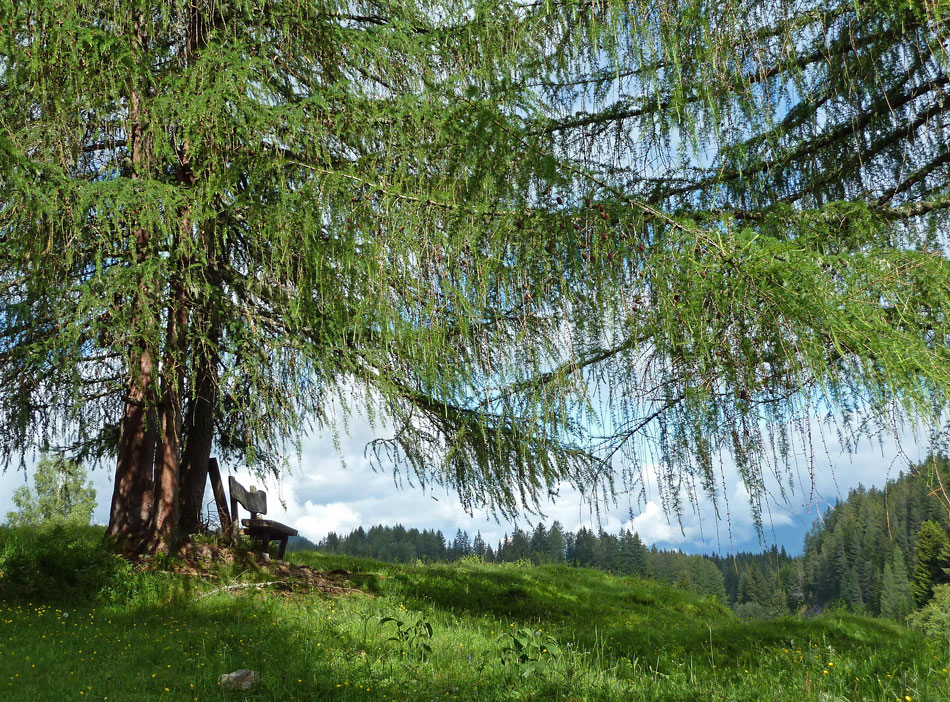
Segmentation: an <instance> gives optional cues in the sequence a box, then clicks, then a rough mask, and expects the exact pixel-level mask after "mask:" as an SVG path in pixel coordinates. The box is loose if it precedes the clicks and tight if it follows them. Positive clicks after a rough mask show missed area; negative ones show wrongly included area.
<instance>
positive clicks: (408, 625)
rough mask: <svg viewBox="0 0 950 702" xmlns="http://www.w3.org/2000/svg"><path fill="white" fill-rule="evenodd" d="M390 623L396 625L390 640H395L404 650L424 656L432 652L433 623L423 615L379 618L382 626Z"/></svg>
mask: <svg viewBox="0 0 950 702" xmlns="http://www.w3.org/2000/svg"><path fill="white" fill-rule="evenodd" d="M389 623H392V624H395V625H396V631H395V632H394V633H393V635H392V636H390V637H389V638H388V639H387V640H388V641H395V642H397V643H398V644H399V645H400V646H401V647H402V649H403V650H404V651H407V652H414V653H417V654H420V655H421V657H422V658H425V657H426V656H428V655H429V654H431V653H432V646H431V645H430V642H431V641H432V624H431V623H429V621H428V620H426V619H423V618H422V616H421V615H419V616H415V617H412V616H406V617H405V618H402V617H394V616H389V617H383V618H382V619H380V620H379V625H380V626H384V625H386V624H389Z"/></svg>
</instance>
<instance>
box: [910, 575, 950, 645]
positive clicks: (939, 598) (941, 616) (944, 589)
mask: <svg viewBox="0 0 950 702" xmlns="http://www.w3.org/2000/svg"><path fill="white" fill-rule="evenodd" d="M933 593H934V594H933V597H932V598H931V600H930V602H928V603H927V604H926V605H925V606H924V607H923V608H922V609H920V610H918V611H916V612H914V613H913V614H911V615H910V616H909V617H907V621H908V623H910V625H911V626H913V627H914V628H915V629H920V630H922V631H923V632H924V633H926V634H927V636H928V638H930V639H932V640H934V641H943V642H944V643H945V644H947V645H948V646H950V585H936V586H935V587H934V589H933Z"/></svg>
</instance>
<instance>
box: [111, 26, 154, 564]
mask: <svg viewBox="0 0 950 702" xmlns="http://www.w3.org/2000/svg"><path fill="white" fill-rule="evenodd" d="M143 37H144V18H143V17H142V15H141V14H140V15H138V16H137V17H136V18H135V27H134V30H133V36H132V49H133V53H135V54H138V53H139V52H141V50H142V49H143V42H144V39H143ZM127 131H128V135H129V139H128V140H129V155H130V160H131V163H132V170H131V173H130V174H129V177H130V178H132V179H137V178H141V177H142V176H143V174H145V173H147V171H148V168H149V166H150V159H151V154H150V149H149V144H148V141H147V138H146V133H145V128H144V108H143V105H142V96H141V94H140V93H138V92H137V91H136V90H135V89H134V88H133V89H132V90H131V92H130V93H129V125H128V129H127ZM134 235H135V242H136V260H137V262H138V263H142V262H143V261H145V260H146V258H147V256H148V250H147V249H148V245H149V241H150V239H151V232H150V231H149V230H148V229H146V228H143V227H136V228H135V230H134ZM152 292H153V291H151V290H150V286H149V284H148V282H147V281H146V280H144V279H142V280H140V281H139V285H138V290H137V292H136V296H135V298H134V300H133V301H132V304H133V305H135V306H136V307H137V308H138V309H139V310H140V311H141V310H143V309H144V308H145V307H146V306H147V305H148V298H149V296H150V294H151V293H152ZM128 373H129V381H128V394H127V396H126V399H125V411H124V412H123V415H122V422H121V425H120V429H119V444H118V447H117V454H118V455H117V458H116V470H115V484H114V487H113V491H112V507H111V509H110V512H109V526H108V528H107V530H106V534H107V535H108V536H109V537H111V538H112V539H113V540H114V542H115V546H116V548H117V549H118V550H119V551H121V552H124V553H130V554H131V553H134V552H137V551H138V550H139V549H140V548H141V545H142V543H143V541H144V539H145V538H147V534H148V528H149V525H150V522H151V517H152V484H153V483H152V469H153V464H154V457H155V442H156V437H157V433H158V431H157V430H158V416H157V413H156V412H155V403H154V393H153V390H152V388H153V382H154V374H155V361H154V357H153V355H152V351H151V350H150V349H149V348H148V345H147V343H146V342H145V339H144V338H140V339H139V341H138V346H133V347H132V348H131V350H130V352H129V368H128Z"/></svg>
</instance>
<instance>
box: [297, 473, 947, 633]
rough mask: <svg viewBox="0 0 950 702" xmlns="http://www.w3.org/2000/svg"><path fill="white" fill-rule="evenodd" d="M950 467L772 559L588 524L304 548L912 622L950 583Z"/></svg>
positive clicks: (400, 532)
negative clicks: (604, 580) (667, 547)
mask: <svg viewBox="0 0 950 702" xmlns="http://www.w3.org/2000/svg"><path fill="white" fill-rule="evenodd" d="M948 468H950V464H948V461H947V459H946V458H936V459H928V460H927V461H925V462H924V463H922V464H921V465H918V466H915V467H913V468H912V469H911V470H910V471H909V472H907V473H901V474H900V475H899V476H898V477H897V478H895V479H893V480H891V481H888V483H887V484H886V486H885V487H884V489H883V490H881V489H877V488H870V489H866V488H864V487H862V486H858V487H857V488H855V489H853V490H851V492H850V493H849V494H848V497H847V499H845V500H841V501H839V502H838V503H837V504H835V505H834V506H832V507H830V508H829V509H828V510H826V511H825V512H824V513H823V514H822V515H821V518H820V519H819V520H817V521H816V523H815V525H814V527H813V528H812V530H811V531H810V532H809V533H808V534H807V536H806V537H805V543H804V551H803V555H801V556H790V555H789V554H788V553H786V551H785V549H784V547H783V548H777V547H775V546H772V547H771V548H769V549H767V550H765V551H763V552H760V553H738V554H735V555H728V556H721V555H711V556H700V555H687V554H684V553H682V552H680V551H661V550H658V549H656V548H655V547H654V548H652V549H651V548H647V547H646V546H645V545H644V544H643V542H642V541H641V540H640V538H639V536H638V535H637V534H635V533H632V532H630V531H627V530H625V531H621V532H620V533H619V534H616V535H614V534H608V533H606V532H605V531H603V530H601V531H599V532H595V531H592V530H591V529H587V528H581V529H580V530H579V531H578V532H576V533H571V532H567V531H565V530H564V528H563V527H562V526H561V525H560V524H559V523H558V522H554V523H553V524H552V525H551V526H550V527H547V526H545V525H544V524H538V525H537V526H535V527H534V528H533V530H531V531H524V530H522V529H520V528H516V529H515V530H514V532H513V533H511V534H510V535H508V534H506V535H505V537H504V539H502V540H501V541H500V542H498V543H496V544H489V543H486V542H485V541H484V539H483V538H482V536H481V534H480V533H478V534H476V535H475V536H474V537H472V536H471V535H469V534H468V533H467V532H464V531H462V530H458V531H457V532H456V534H455V537H454V538H453V539H451V540H450V539H448V538H446V536H445V535H444V534H442V532H440V531H435V530H422V531H420V530H418V529H406V528H405V527H403V526H395V527H387V526H374V527H372V528H370V529H369V530H368V531H367V530H365V529H363V528H362V527H360V528H359V529H356V530H355V531H353V532H351V533H350V534H348V535H346V536H340V535H338V534H335V533H331V534H329V535H328V536H327V537H326V538H324V539H323V540H321V541H320V543H319V544H313V543H311V542H309V541H307V540H306V539H299V540H298V541H297V542H296V543H295V544H293V545H292V548H293V547H296V548H298V549H308V548H313V549H317V550H320V551H325V552H329V553H340V554H347V555H353V556H361V557H367V558H375V559H378V560H382V561H389V562H402V563H410V562H415V561H416V560H423V561H428V562H452V561H456V560H458V559H460V558H464V557H468V556H477V557H480V558H482V559H484V560H486V561H491V562H517V561H521V560H523V561H530V562H532V563H536V564H539V563H563V564H567V565H572V566H578V567H591V568H599V569H602V570H605V571H608V572H611V573H616V574H619V575H634V576H638V577H649V578H655V579H657V580H659V581H661V582H665V583H667V584H671V585H676V586H679V587H682V588H685V589H687V590H690V591H693V592H697V593H701V594H708V595H714V596H717V597H719V598H720V599H722V600H724V601H726V602H728V603H729V604H730V605H731V606H732V607H734V608H735V609H736V611H737V612H738V613H740V614H742V615H743V616H750V617H753V616H754V617H770V616H781V615H784V614H788V613H790V612H796V611H802V610H811V611H819V610H822V609H826V608H828V607H839V606H840V607H846V608H847V609H850V610H852V611H857V612H865V613H867V614H871V615H883V616H887V617H891V618H894V619H903V617H904V616H905V615H907V614H909V613H910V612H911V611H913V610H914V609H915V608H917V607H920V606H922V605H923V604H924V603H925V602H926V601H927V600H929V598H930V596H931V595H932V593H933V587H934V585H937V584H941V583H944V582H950V572H948V569H950V537H948V533H950V519H948V505H947V503H946V502H945V501H944V500H942V499H941V497H940V494H941V493H940V490H941V485H945V486H950V469H948ZM938 478H939V479H938Z"/></svg>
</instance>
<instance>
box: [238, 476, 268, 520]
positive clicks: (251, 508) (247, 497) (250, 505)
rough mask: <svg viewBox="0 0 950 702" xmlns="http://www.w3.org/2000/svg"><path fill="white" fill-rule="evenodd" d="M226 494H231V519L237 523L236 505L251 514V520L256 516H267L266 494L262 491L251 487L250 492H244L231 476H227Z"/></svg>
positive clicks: (242, 487) (241, 486)
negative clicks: (239, 505)
mask: <svg viewBox="0 0 950 702" xmlns="http://www.w3.org/2000/svg"><path fill="white" fill-rule="evenodd" d="M228 492H230V493H231V518H232V519H233V520H234V521H235V523H236V522H237V505H236V504H235V503H236V502H240V503H241V505H242V506H243V507H244V509H246V510H247V511H248V512H250V513H251V519H254V518H255V517H256V516H257V515H258V514H267V493H266V492H264V491H263V490H257V489H256V488H255V487H254V486H253V485H252V486H251V489H250V490H245V489H244V486H243V485H241V483H239V482H238V481H237V480H235V479H234V476H233V475H229V476H228Z"/></svg>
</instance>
